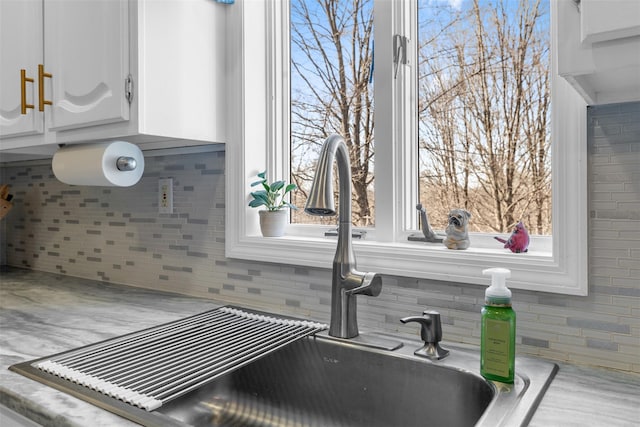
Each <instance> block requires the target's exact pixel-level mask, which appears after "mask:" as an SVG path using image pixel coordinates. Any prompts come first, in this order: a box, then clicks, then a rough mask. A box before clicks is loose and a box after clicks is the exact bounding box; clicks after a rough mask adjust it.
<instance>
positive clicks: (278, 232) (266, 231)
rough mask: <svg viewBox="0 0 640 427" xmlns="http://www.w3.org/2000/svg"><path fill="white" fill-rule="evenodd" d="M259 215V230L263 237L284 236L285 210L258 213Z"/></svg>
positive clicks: (285, 224) (285, 225)
mask: <svg viewBox="0 0 640 427" xmlns="http://www.w3.org/2000/svg"><path fill="white" fill-rule="evenodd" d="M258 213H259V214H260V230H261V231H262V235H263V236H264V237H281V236H284V230H285V228H286V227H287V214H288V212H287V210H286V209H281V210H279V211H258Z"/></svg>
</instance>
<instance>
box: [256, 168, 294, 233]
mask: <svg viewBox="0 0 640 427" xmlns="http://www.w3.org/2000/svg"><path fill="white" fill-rule="evenodd" d="M266 177H267V171H264V172H260V173H259V174H258V178H260V180H259V181H255V182H253V183H251V187H255V186H257V185H261V186H262V188H263V189H262V190H258V191H253V192H252V193H251V197H253V199H252V200H251V201H250V202H249V206H251V207H252V208H257V207H260V206H265V207H266V209H265V210H261V211H259V212H258V213H259V215H260V230H261V231H262V235H263V236H264V237H280V236H283V235H284V229H285V227H286V225H287V211H286V210H285V208H291V209H298V208H297V207H296V206H294V205H292V204H291V203H289V202H288V201H287V200H285V198H286V195H287V193H289V192H291V191H293V190H295V189H296V188H297V186H296V185H295V184H289V185H286V183H285V182H284V181H274V182H272V183H271V184H269V183H268V182H267V178H266Z"/></svg>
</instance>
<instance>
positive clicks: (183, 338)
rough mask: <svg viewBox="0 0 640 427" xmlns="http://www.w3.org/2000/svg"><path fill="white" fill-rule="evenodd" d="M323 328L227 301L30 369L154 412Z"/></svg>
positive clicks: (56, 357)
mask: <svg viewBox="0 0 640 427" xmlns="http://www.w3.org/2000/svg"><path fill="white" fill-rule="evenodd" d="M326 328H327V326H326V325H324V324H320V323H314V322H308V321H303V320H295V319H289V318H281V317H275V316H273V315H270V314H266V313H260V312H255V311H247V310H245V309H239V308H235V307H229V306H225V307H220V308H217V309H214V310H210V311H207V312H204V313H201V314H198V315H195V316H191V317H188V318H185V319H182V320H177V321H174V322H170V323H167V324H164V325H161V326H158V327H154V328H150V329H146V330H144V331H140V332H136V333H133V334H129V335H125V336H122V337H119V338H114V339H110V340H107V341H103V342H101V343H97V344H94V345H90V346H87V347H82V348H80V349H77V350H71V351H68V352H65V353H61V354H58V355H55V356H50V357H46V358H44V359H39V360H37V361H35V362H33V363H32V366H33V367H35V368H37V369H39V370H41V371H44V372H47V373H49V374H52V375H55V376H57V377H60V378H62V379H65V380H67V381H71V382H73V383H76V384H79V385H82V386H85V387H88V388H90V389H92V390H95V391H98V392H100V393H102V394H104V395H107V396H110V397H113V398H116V399H119V400H121V401H124V402H127V403H129V404H131V405H135V406H137V407H140V408H142V409H145V410H147V411H152V410H154V409H157V408H159V407H160V406H162V405H163V404H165V403H167V402H169V401H171V400H173V399H175V398H177V397H179V396H182V395H184V394H186V393H188V392H190V391H192V390H195V389H197V388H198V387H200V386H202V385H204V384H206V383H208V382H210V381H212V380H213V379H215V378H217V377H220V376H222V375H224V374H226V373H229V372H231V371H233V370H235V369H237V368H239V367H241V366H244V365H246V364H248V363H250V362H252V361H255V360H257V359H259V358H261V357H263V356H265V355H267V354H269V353H271V352H273V351H275V350H277V349H279V348H281V347H284V346H286V345H287V344H289V343H292V342H294V341H296V340H298V339H301V338H304V337H306V336H308V335H311V334H314V333H316V332H319V331H321V330H324V329H326Z"/></svg>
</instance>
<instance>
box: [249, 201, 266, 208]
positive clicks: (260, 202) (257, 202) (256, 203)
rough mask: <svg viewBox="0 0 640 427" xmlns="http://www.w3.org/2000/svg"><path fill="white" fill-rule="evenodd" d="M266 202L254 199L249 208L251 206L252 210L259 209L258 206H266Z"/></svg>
mask: <svg viewBox="0 0 640 427" xmlns="http://www.w3.org/2000/svg"><path fill="white" fill-rule="evenodd" d="M264 204H265V203H264V200H260V199H253V200H252V201H250V202H249V206H251V207H252V208H257V207H258V206H264Z"/></svg>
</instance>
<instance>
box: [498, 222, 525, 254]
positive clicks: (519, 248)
mask: <svg viewBox="0 0 640 427" xmlns="http://www.w3.org/2000/svg"><path fill="white" fill-rule="evenodd" d="M494 239H496V240H497V241H498V242H500V243H504V247H505V248H507V249H511V252H513V253H516V254H519V253H521V252H527V250H528V249H527V248H528V247H529V232H527V229H526V228H525V227H524V224H523V223H522V221H520V222H518V223H517V224H516V226H515V227H514V229H513V232H512V233H511V236H509V240H504V239H501V238H500V237H494Z"/></svg>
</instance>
